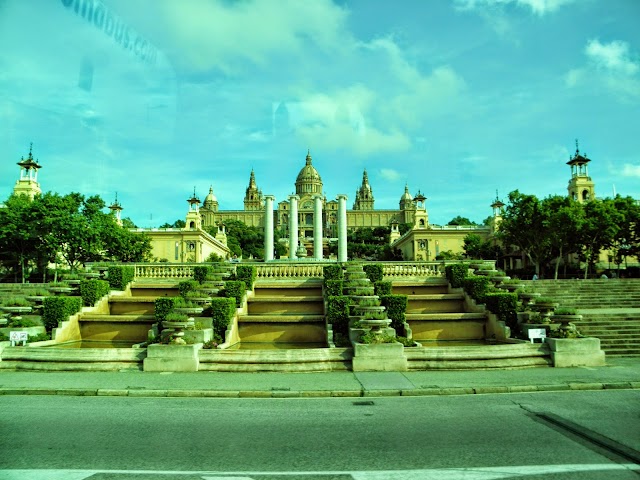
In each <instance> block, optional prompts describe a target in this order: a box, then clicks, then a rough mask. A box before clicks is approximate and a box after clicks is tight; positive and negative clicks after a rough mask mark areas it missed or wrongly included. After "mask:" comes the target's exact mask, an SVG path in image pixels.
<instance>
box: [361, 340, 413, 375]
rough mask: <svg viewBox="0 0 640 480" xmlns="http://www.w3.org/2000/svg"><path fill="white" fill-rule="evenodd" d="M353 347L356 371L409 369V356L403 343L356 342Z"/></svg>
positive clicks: (397, 370)
mask: <svg viewBox="0 0 640 480" xmlns="http://www.w3.org/2000/svg"><path fill="white" fill-rule="evenodd" d="M353 347H354V350H353V353H354V355H353V371H354V372H383V371H391V372H405V371H407V357H406V356H405V354H404V346H403V345H402V344H401V343H398V342H394V343H371V344H364V343H355V344H354V345H353Z"/></svg>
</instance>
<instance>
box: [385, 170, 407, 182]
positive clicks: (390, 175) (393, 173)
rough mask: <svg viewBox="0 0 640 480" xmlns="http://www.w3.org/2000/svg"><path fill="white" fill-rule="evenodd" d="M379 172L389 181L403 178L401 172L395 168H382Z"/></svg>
mask: <svg viewBox="0 0 640 480" xmlns="http://www.w3.org/2000/svg"><path fill="white" fill-rule="evenodd" d="M379 173H380V177H381V178H382V179H383V180H387V181H389V182H395V181H398V180H400V179H401V178H402V175H401V174H400V172H398V171H397V170H394V169H393V168H381V169H380V172H379Z"/></svg>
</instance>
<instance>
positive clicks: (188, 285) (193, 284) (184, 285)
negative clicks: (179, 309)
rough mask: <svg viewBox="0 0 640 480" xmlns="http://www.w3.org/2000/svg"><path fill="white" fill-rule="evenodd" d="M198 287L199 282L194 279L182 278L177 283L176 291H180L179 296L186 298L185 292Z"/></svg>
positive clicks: (193, 290) (192, 290)
mask: <svg viewBox="0 0 640 480" xmlns="http://www.w3.org/2000/svg"><path fill="white" fill-rule="evenodd" d="M198 287H200V283H199V282H198V281H196V280H183V281H182V282H180V283H178V291H179V292H180V296H181V297H184V298H186V297H187V293H189V292H195V291H196V290H197V289H198Z"/></svg>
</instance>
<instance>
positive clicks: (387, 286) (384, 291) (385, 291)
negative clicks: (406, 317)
mask: <svg viewBox="0 0 640 480" xmlns="http://www.w3.org/2000/svg"><path fill="white" fill-rule="evenodd" d="M373 286H374V288H375V293H376V295H378V296H381V295H391V289H392V287H393V284H392V283H391V282H388V281H384V280H380V281H379V282H375V283H374V284H373Z"/></svg>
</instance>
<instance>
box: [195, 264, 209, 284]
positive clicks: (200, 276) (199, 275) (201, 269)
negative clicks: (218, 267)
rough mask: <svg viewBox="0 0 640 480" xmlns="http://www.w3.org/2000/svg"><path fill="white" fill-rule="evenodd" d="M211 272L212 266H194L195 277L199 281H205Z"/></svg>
mask: <svg viewBox="0 0 640 480" xmlns="http://www.w3.org/2000/svg"><path fill="white" fill-rule="evenodd" d="M210 273H211V267H210V266H209V265H196V266H194V267H193V279H194V280H195V281H196V282H198V283H203V282H204V281H206V280H207V275H209V274H210Z"/></svg>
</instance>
